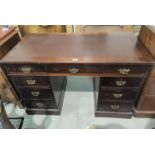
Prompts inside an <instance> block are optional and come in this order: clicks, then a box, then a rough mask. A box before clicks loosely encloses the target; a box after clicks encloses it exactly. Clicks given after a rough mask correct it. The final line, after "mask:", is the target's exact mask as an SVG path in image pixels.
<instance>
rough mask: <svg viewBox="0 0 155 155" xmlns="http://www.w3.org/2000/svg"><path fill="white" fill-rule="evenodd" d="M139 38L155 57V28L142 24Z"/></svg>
mask: <svg viewBox="0 0 155 155" xmlns="http://www.w3.org/2000/svg"><path fill="white" fill-rule="evenodd" d="M138 38H139V40H140V41H141V42H142V43H143V45H144V46H145V47H146V48H147V49H148V50H149V52H150V53H151V54H152V56H153V57H154V58H155V28H154V27H153V26H142V27H141V29H140V33H139V36H138Z"/></svg>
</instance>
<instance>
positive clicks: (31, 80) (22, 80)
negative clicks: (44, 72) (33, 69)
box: [10, 75, 50, 87]
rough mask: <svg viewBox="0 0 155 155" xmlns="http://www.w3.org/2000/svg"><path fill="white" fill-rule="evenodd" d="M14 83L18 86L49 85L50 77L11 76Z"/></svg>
mask: <svg viewBox="0 0 155 155" xmlns="http://www.w3.org/2000/svg"><path fill="white" fill-rule="evenodd" d="M10 78H11V80H12V81H13V83H14V85H16V86H17V87H30V86H38V87H41V86H47V87H48V86H49V85H50V81H49V78H48V77H45V76H36V77H34V76H24V77H23V76H17V75H16V76H10Z"/></svg>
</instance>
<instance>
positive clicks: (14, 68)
mask: <svg viewBox="0 0 155 155" xmlns="http://www.w3.org/2000/svg"><path fill="white" fill-rule="evenodd" d="M3 69H4V70H5V72H7V73H8V74H12V73H19V74H21V73H23V74H29V73H39V74H40V73H45V69H44V66H43V65H38V64H35V65H34V64H33V65H31V64H20V65H19V64H11V65H4V66H3Z"/></svg>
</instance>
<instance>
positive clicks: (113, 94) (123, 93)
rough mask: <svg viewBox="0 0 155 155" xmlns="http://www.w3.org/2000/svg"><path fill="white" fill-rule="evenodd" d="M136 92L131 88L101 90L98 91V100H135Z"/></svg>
mask: <svg viewBox="0 0 155 155" xmlns="http://www.w3.org/2000/svg"><path fill="white" fill-rule="evenodd" d="M137 95H138V92H137V91H134V90H133V91H132V90H126V89H122V90H117V89H116V90H102V91H100V92H99V97H98V100H99V101H101V102H102V101H107V100H118V101H119V100H128V101H135V100H136V98H137Z"/></svg>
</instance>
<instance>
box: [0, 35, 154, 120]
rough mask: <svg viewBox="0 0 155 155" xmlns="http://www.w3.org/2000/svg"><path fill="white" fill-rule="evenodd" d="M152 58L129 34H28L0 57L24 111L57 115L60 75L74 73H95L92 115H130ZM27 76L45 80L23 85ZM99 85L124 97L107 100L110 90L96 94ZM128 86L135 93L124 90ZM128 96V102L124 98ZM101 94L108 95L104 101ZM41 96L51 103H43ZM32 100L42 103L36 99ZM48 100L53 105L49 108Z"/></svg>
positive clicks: (59, 97) (62, 79) (60, 94)
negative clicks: (93, 112) (32, 84)
mask: <svg viewBox="0 0 155 155" xmlns="http://www.w3.org/2000/svg"><path fill="white" fill-rule="evenodd" d="M152 63H154V59H153V57H152V56H151V54H150V53H149V52H148V50H147V49H146V48H145V47H144V46H143V44H142V43H141V42H140V41H139V40H138V39H137V38H136V37H135V36H134V35H133V34H132V33H112V34H105V33H103V34H102V33H101V34H95V33H94V34H51V35H34V34H31V35H27V36H25V37H24V38H23V39H22V41H21V42H20V43H19V44H18V45H17V46H16V47H14V48H13V49H12V50H11V51H10V52H9V53H8V54H7V55H6V56H4V57H3V59H2V60H1V61H0V64H1V66H2V69H3V72H4V73H5V75H6V76H7V77H8V79H9V81H10V83H11V84H12V85H13V87H14V89H15V91H16V92H17V94H18V96H19V98H20V99H21V100H22V102H23V104H24V105H25V106H26V111H27V113H28V114H60V112H61V107H62V101H63V97H62V96H64V93H62V92H64V90H63V88H64V87H62V85H63V84H62V83H64V82H63V81H64V76H75V75H76V76H78V75H80V76H98V77H96V78H95V79H97V80H95V81H96V82H95V84H94V86H95V90H94V92H95V93H94V94H95V115H96V116H112V117H126V118H130V117H131V116H132V109H133V106H134V104H135V103H136V102H137V99H138V97H139V94H140V92H141V90H142V87H143V85H144V82H145V80H146V77H147V75H148V73H149V71H150V68H151V66H152ZM28 77H29V78H33V79H30V80H31V81H30V83H34V82H33V81H32V80H34V79H36V80H37V79H38V78H40V77H43V78H44V77H45V79H47V78H48V79H49V80H48V82H49V83H50V84H49V86H48V84H47V80H45V81H44V82H40V83H41V84H39V85H37V84H36V85H34V86H30V85H29V86H27V85H25V83H24V82H23V80H25V79H26V78H28ZM20 79H21V80H20ZM18 80H20V82H18ZM97 81H98V82H97ZM124 81H125V83H124ZM117 83H118V84H117ZM123 83H124V84H123ZM61 90H62V92H61ZM105 90H106V91H111V92H112V93H115V95H116V96H118V92H120V91H123V92H124V94H125V96H124V98H123V99H122V100H121V99H120V100H119V99H117V100H116V99H115V100H113V98H112V96H111V93H110V92H106V93H105V94H104V95H107V96H104V95H102V93H103V92H104V91H105ZM32 91H34V95H33V97H32V93H31V92H32ZM38 91H39V92H40V93H38ZM131 91H133V92H134V91H135V94H132V93H131V94H130V93H129V92H131ZM133 95H134V96H133ZM39 96H40V97H39ZM131 96H133V101H131V100H130V99H129V97H131ZM99 97H101V98H99ZM106 97H107V98H109V97H110V99H109V101H107V98H106ZM47 99H48V100H51V101H53V102H46V101H47ZM28 100H29V101H28ZM38 100H40V101H43V102H41V104H37V103H40V102H38ZM45 100H46V101H45ZM112 100H113V101H112ZM118 100H119V101H118ZM49 103H51V104H50V106H57V107H58V108H53V109H52V108H50V106H49ZM48 106H49V108H47V107H48ZM117 106H119V108H118V109H117V110H116V108H117Z"/></svg>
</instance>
